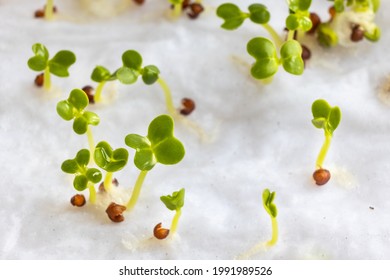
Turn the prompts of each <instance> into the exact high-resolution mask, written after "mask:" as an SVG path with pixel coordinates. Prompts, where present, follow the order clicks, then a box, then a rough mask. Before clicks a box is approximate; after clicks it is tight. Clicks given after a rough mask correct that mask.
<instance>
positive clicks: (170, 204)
mask: <svg viewBox="0 0 390 280" xmlns="http://www.w3.org/2000/svg"><path fill="white" fill-rule="evenodd" d="M184 195H185V189H184V188H182V189H180V190H179V191H177V192H173V193H172V195H166V196H161V197H160V199H161V201H162V202H163V203H164V204H165V206H166V207H167V208H168V209H169V210H171V211H176V213H175V216H174V217H173V219H172V224H171V228H170V230H167V229H163V228H161V223H160V224H157V226H156V227H155V228H154V236H155V237H156V238H157V239H164V238H166V237H167V236H168V234H169V233H171V235H173V234H174V233H175V232H176V230H177V225H178V223H179V218H180V216H181V208H183V206H184Z"/></svg>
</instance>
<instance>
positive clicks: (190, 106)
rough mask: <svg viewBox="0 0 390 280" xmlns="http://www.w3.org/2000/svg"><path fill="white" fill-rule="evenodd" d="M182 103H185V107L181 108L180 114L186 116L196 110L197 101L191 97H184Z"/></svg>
mask: <svg viewBox="0 0 390 280" xmlns="http://www.w3.org/2000/svg"><path fill="white" fill-rule="evenodd" d="M181 104H182V105H183V108H182V109H181V110H180V114H182V115H184V116H188V115H189V114H191V113H192V111H194V110H195V102H194V100H192V99H190V98H183V99H182V100H181Z"/></svg>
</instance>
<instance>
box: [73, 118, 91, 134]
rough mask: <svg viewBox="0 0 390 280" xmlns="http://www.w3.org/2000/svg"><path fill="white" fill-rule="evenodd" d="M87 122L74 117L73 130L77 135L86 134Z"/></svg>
mask: <svg viewBox="0 0 390 280" xmlns="http://www.w3.org/2000/svg"><path fill="white" fill-rule="evenodd" d="M87 129H88V122H87V120H86V119H85V118H84V117H82V116H81V117H76V118H75V120H74V122H73V130H74V132H76V133H77V134H84V133H86V132H87Z"/></svg>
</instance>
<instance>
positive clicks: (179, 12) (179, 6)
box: [173, 3, 182, 18]
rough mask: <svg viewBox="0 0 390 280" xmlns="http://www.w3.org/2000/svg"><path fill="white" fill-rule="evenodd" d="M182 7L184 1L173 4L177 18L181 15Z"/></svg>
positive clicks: (174, 14)
mask: <svg viewBox="0 0 390 280" xmlns="http://www.w3.org/2000/svg"><path fill="white" fill-rule="evenodd" d="M181 7H182V3H179V4H173V16H174V17H175V18H178V17H180V15H181Z"/></svg>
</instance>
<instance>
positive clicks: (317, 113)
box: [311, 99, 341, 185]
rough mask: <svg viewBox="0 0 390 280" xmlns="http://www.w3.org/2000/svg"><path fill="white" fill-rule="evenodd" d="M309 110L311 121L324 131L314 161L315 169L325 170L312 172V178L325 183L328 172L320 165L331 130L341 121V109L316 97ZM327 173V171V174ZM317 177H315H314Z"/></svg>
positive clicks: (325, 152)
mask: <svg viewBox="0 0 390 280" xmlns="http://www.w3.org/2000/svg"><path fill="white" fill-rule="evenodd" d="M311 111H312V113H313V120H312V123H313V125H314V126H315V127H316V128H319V129H323V130H324V133H325V141H324V144H323V146H322V148H321V150H320V153H319V154H318V157H317V161H316V169H317V170H325V171H316V172H315V173H314V174H313V177H314V179H315V180H316V182H317V184H318V185H323V184H325V183H326V182H327V181H328V180H329V178H330V173H329V171H328V170H326V169H323V168H322V165H323V163H324V160H325V157H326V154H327V152H328V149H329V147H330V142H331V140H332V136H333V132H334V131H335V130H336V128H337V127H338V125H339V124H340V121H341V111H340V108H339V107H337V106H336V107H331V106H330V105H329V103H328V102H326V101H325V100H323V99H318V100H316V101H314V103H313V105H312V107H311ZM327 173H329V174H328V175H327ZM316 178H317V179H316ZM324 178H328V180H324Z"/></svg>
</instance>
